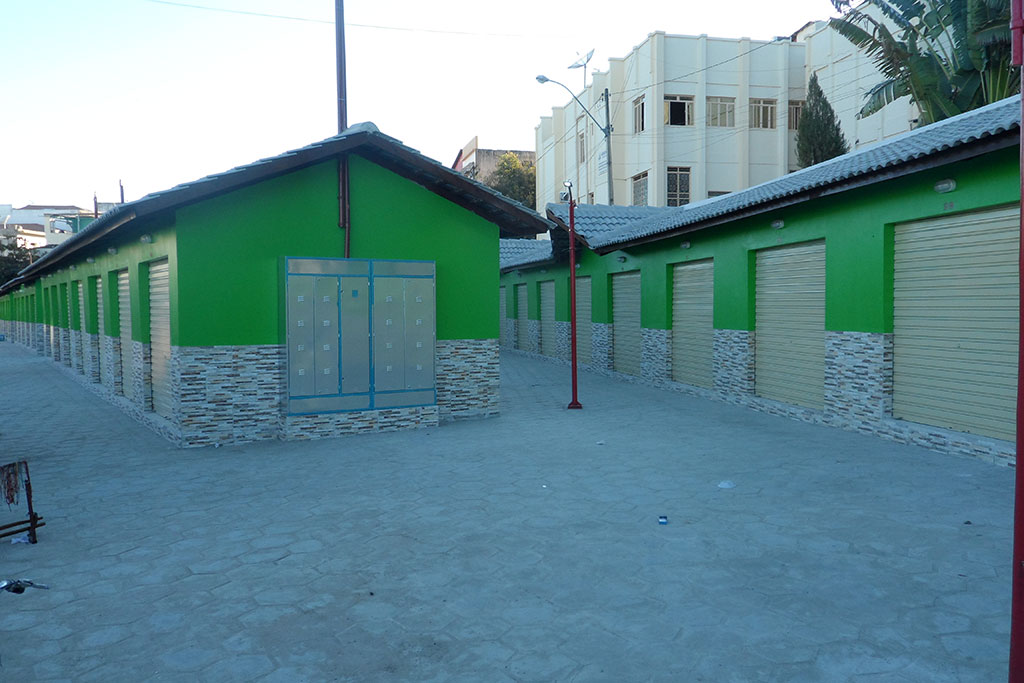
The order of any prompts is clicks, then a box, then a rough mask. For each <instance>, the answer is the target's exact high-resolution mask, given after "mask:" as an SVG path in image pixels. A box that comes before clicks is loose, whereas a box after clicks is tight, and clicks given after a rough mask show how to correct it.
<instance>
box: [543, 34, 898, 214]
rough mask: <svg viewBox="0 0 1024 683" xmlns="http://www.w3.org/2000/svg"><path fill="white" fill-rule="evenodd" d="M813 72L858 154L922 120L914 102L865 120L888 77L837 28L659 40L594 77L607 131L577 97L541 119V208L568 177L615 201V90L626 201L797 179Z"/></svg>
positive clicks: (586, 198) (587, 195)
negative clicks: (761, 37) (867, 96)
mask: <svg viewBox="0 0 1024 683" xmlns="http://www.w3.org/2000/svg"><path fill="white" fill-rule="evenodd" d="M812 73H817V74H818V79H819V82H820V84H821V86H822V89H823V90H824V92H825V95H826V97H828V99H829V101H830V102H833V106H835V107H836V111H837V114H838V115H839V118H840V122H841V125H842V127H843V131H844V133H845V134H846V137H847V140H848V142H849V143H850V145H851V148H856V147H859V146H864V145H866V144H871V143H873V142H877V141H879V140H881V139H883V138H885V137H890V136H891V135H896V134H898V133H902V132H904V131H907V130H909V129H910V128H911V127H912V126H913V119H915V118H916V115H914V114H913V111H914V110H913V107H912V106H911V105H909V103H908V102H906V101H900V102H897V103H895V104H894V105H891V106H890V107H886V108H885V109H883V111H881V112H879V113H877V114H874V115H872V116H870V117H868V118H867V119H863V120H859V119H857V118H856V112H857V111H858V110H859V109H860V107H861V104H862V102H863V94H864V93H865V92H866V91H867V90H868V88H870V87H871V86H872V85H874V84H875V83H877V82H879V81H880V80H881V76H880V75H879V74H878V72H877V70H875V68H874V66H873V65H872V64H871V62H870V60H868V59H867V58H866V57H864V56H863V55H862V54H860V53H858V52H857V51H856V48H854V46H853V45H852V44H850V43H849V42H848V41H846V39H845V38H843V37H842V36H840V35H839V34H837V33H836V32H835V31H833V30H832V29H831V28H829V27H828V23H827V22H811V23H809V24H807V25H806V26H804V27H803V28H802V29H801V30H800V31H798V32H797V33H796V34H794V35H793V36H790V37H785V38H778V39H776V40H773V41H757V40H750V39H747V38H740V39H729V38H710V37H708V36H706V35H702V36H680V35H667V34H665V33H662V32H656V33H652V34H650V35H649V36H647V39H646V40H645V41H644V42H643V43H641V44H640V45H639V46H637V47H636V48H634V49H633V51H632V52H630V53H629V54H628V55H627V56H626V57H624V58H622V59H612V60H611V61H610V64H609V68H608V70H607V71H604V72H595V73H594V78H593V83H592V84H590V85H589V86H587V87H586V88H585V89H584V91H583V92H582V93H581V94H580V95H579V99H580V100H581V101H582V102H583V104H584V105H585V106H586V108H587V109H588V110H590V112H591V113H592V114H593V115H594V117H595V118H596V119H597V121H598V123H599V125H596V124H595V123H594V122H593V121H592V120H591V119H590V118H589V117H588V116H587V114H586V112H584V111H583V109H582V108H581V107H580V106H579V104H577V102H575V101H569V102H568V103H567V104H566V105H565V106H563V107H555V108H554V109H553V110H552V114H551V116H544V117H542V118H541V121H540V125H538V126H537V128H536V138H537V208H538V210H542V209H543V207H544V206H546V205H547V204H548V203H549V202H556V201H558V197H559V193H560V192H561V191H562V190H563V189H564V188H563V183H564V181H566V180H570V181H572V183H573V186H574V188H575V195H576V197H578V198H579V201H580V202H582V203H591V204H594V203H597V204H608V203H610V202H609V201H608V175H607V154H606V153H605V148H606V142H605V137H604V135H603V133H602V131H601V127H603V126H604V122H605V105H604V91H605V89H606V88H607V89H608V91H609V101H610V105H611V107H610V111H611V124H612V135H611V139H612V150H611V161H612V164H611V165H612V170H613V180H614V186H613V194H614V203H615V204H618V205H650V206H680V205H682V204H686V203H689V202H693V201H698V200H701V199H705V198H707V197H714V196H717V195H720V194H726V193H728V192H733V191H735V190H741V189H743V188H746V187H750V186H752V185H757V184H759V183H762V182H765V181H768V180H771V179H773V178H777V177H779V176H781V175H784V174H786V173H789V172H790V171H794V170H796V169H797V168H798V164H797V158H796V127H797V124H798V121H799V117H800V112H801V109H802V107H803V104H804V98H805V93H806V90H807V81H808V80H809V78H810V75H811V74H812ZM547 87H557V86H556V85H549V86H547ZM905 99H906V98H904V100H905Z"/></svg>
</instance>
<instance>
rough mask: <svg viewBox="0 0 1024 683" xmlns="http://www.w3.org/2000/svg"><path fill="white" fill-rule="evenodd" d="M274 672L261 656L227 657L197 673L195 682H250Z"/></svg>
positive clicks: (270, 663) (272, 666)
mask: <svg viewBox="0 0 1024 683" xmlns="http://www.w3.org/2000/svg"><path fill="white" fill-rule="evenodd" d="M273 670H274V663H273V662H272V661H271V660H270V659H269V658H268V657H264V656H263V655H228V656H223V657H221V658H219V659H217V660H216V661H215V662H213V663H212V664H211V665H210V666H208V667H206V668H205V669H203V670H202V671H201V672H199V675H198V676H197V680H200V681H210V682H211V683H219V682H220V681H252V680H254V679H256V678H258V677H260V676H263V675H266V674H268V673H270V672H271V671H273Z"/></svg>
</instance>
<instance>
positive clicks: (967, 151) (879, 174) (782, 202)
mask: <svg viewBox="0 0 1024 683" xmlns="http://www.w3.org/2000/svg"><path fill="white" fill-rule="evenodd" d="M1019 142H1020V131H1019V129H1017V128H1013V129H1011V130H1008V131H1003V132H1001V133H999V134H997V135H990V136H986V137H984V138H981V139H980V140H976V141H973V142H971V143H967V144H963V145H958V146H957V147H953V148H951V149H946V150H943V151H941V152H935V153H933V154H929V155H927V156H923V157H919V158H917V159H912V160H910V161H906V162H903V163H901V164H898V165H895V166H890V167H886V168H882V169H878V170H877V171H872V172H871V173H865V174H861V175H858V176H855V177H853V178H847V179H845V180H840V181H837V182H835V183H832V184H829V185H823V186H820V187H815V188H811V189H809V190H805V191H803V192H799V193H796V194H793V195H790V196H787V197H779V198H778V199H773V200H769V201H766V202H764V203H761V204H755V205H753V206H748V207H745V208H742V209H737V210H735V211H731V212H729V213H725V214H722V215H720V216H715V217H713V218H708V219H705V220H702V221H699V222H696V223H691V224H687V225H682V226H679V227H677V228H672V229H669V230H665V231H662V232H657V233H653V234H651V235H644V236H642V237H635V238H632V239H628V240H622V241H619V242H612V243H609V244H603V245H600V246H597V247H591V249H592V250H593V251H594V252H595V253H597V254H600V255H604V254H609V253H611V252H613V251H621V250H623V249H630V248H632V247H638V246H641V245H644V244H649V243H651V242H659V241H661V240H666V239H672V238H673V237H678V236H680V235H685V234H688V233H692V232H698V231H700V230H706V229H708V228H713V227H715V226H717V225H722V224H723V223H731V222H733V221H737V220H741V219H743V218H750V217H751V216H757V215H759V214H763V213H768V212H770V211H775V210H777V209H781V208H785V207H788V206H793V205H795V204H800V203H803V202H805V201H808V200H811V199H818V198H820V197H827V196H829V195H834V194H839V193H840V192H846V191H848V190H853V189H857V188H859V187H866V186H868V185H874V184H876V183H880V182H883V181H886V180H892V179H893V178H899V177H902V176H906V175H910V174H911V173H917V172H919V171H923V170H927V169H929V168H935V167H938V166H944V165H946V164H951V163H954V162H957V161H964V160H966V159H970V158H973V157H977V156H981V155H983V154H988V153H989V152H995V151H998V150H1000V149H1006V148H1007V147H1012V146H1014V145H1016V144H1019Z"/></svg>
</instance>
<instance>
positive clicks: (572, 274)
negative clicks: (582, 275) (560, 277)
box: [565, 180, 583, 410]
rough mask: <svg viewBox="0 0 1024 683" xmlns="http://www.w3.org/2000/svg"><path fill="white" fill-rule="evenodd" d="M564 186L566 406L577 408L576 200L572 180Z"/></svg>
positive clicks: (570, 408) (580, 404)
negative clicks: (569, 389)
mask: <svg viewBox="0 0 1024 683" xmlns="http://www.w3.org/2000/svg"><path fill="white" fill-rule="evenodd" d="M565 187H566V189H568V190H569V328H570V333H569V346H570V347H571V349H572V401H570V402H569V405H568V406H566V408H568V409H569V410H579V409H580V408H582V407H583V404H582V403H580V401H579V396H578V394H577V386H576V202H575V201H574V200H573V198H572V182H570V181H568V180H566V181H565Z"/></svg>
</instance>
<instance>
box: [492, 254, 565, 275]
mask: <svg viewBox="0 0 1024 683" xmlns="http://www.w3.org/2000/svg"><path fill="white" fill-rule="evenodd" d="M554 265H557V259H555V257H553V256H552V257H551V258H547V259H544V260H543V261H530V262H529V263H517V264H516V265H514V266H505V267H503V268H500V269H499V270H500V272H501V274H502V275H504V274H506V273H512V272H515V271H517V270H522V269H524V268H542V267H544V266H554Z"/></svg>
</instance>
